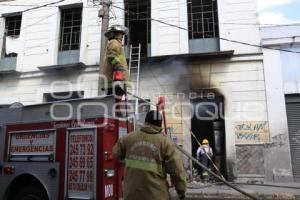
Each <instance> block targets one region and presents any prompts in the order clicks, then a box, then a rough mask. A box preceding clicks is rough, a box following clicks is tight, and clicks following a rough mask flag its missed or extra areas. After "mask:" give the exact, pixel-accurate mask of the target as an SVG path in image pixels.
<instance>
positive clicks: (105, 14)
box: [98, 0, 111, 95]
mask: <svg viewBox="0 0 300 200" xmlns="http://www.w3.org/2000/svg"><path fill="white" fill-rule="evenodd" d="M101 5H102V8H101V9H100V10H99V13H98V17H100V18H102V25H101V48H100V61H99V75H100V74H101V67H103V64H104V58H105V51H106V44H107V38H106V37H105V36H104V34H105V32H106V31H107V30H108V26H109V8H110V5H111V1H110V0H102V2H101ZM100 84H101V76H99V81H98V95H100V94H101V85H100Z"/></svg>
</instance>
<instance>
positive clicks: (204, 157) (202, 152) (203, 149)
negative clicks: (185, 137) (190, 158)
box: [197, 139, 213, 183]
mask: <svg viewBox="0 0 300 200" xmlns="http://www.w3.org/2000/svg"><path fill="white" fill-rule="evenodd" d="M212 156H213V151H212V148H211V147H210V146H209V141H208V140H207V139H203V141H202V145H201V146H199V148H198V150H197V159H198V160H199V162H200V163H201V164H203V165H204V166H205V167H207V168H209V166H210V162H211V159H212ZM198 173H199V175H200V176H201V178H202V180H203V182H205V183H206V182H207V181H208V178H209V174H208V172H207V170H204V169H202V168H201V167H200V168H199V171H198Z"/></svg>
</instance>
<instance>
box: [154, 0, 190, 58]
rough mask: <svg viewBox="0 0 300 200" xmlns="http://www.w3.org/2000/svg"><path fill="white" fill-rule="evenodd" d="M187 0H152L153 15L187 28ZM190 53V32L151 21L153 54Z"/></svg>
mask: <svg viewBox="0 0 300 200" xmlns="http://www.w3.org/2000/svg"><path fill="white" fill-rule="evenodd" d="M186 5H187V3H186V0H174V1H169V0H161V1H157V0H152V1H151V17H152V18H153V19H157V20H160V21H163V22H166V23H169V24H172V25H175V26H179V27H183V28H185V29H187V7H186ZM183 53H188V32H187V31H185V30H181V29H179V28H177V27H172V26H169V25H166V24H163V23H160V22H157V21H154V20H152V21H151V55H152V56H158V55H171V54H183Z"/></svg>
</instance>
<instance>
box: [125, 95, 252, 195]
mask: <svg viewBox="0 0 300 200" xmlns="http://www.w3.org/2000/svg"><path fill="white" fill-rule="evenodd" d="M127 93H128V94H129V95H132V96H133V97H134V98H137V99H139V100H142V101H144V102H147V103H149V104H152V105H154V106H156V104H153V103H151V102H149V101H147V100H145V99H143V98H141V97H139V96H137V95H134V94H132V93H130V92H127ZM174 145H175V147H176V148H177V149H178V150H179V151H180V152H181V153H182V154H184V155H185V156H187V157H188V158H189V159H190V160H192V161H194V162H195V163H196V164H197V165H198V166H200V167H201V168H202V169H204V170H206V171H207V172H208V173H210V174H211V175H213V176H214V177H215V178H217V179H218V180H220V181H221V182H223V183H224V184H225V185H227V186H229V187H231V188H233V189H235V190H236V191H238V192H240V193H241V194H243V195H245V196H247V197H249V198H251V199H253V200H258V199H257V198H256V197H255V196H253V195H251V194H249V193H247V192H245V191H243V190H241V189H239V188H238V187H236V186H235V185H233V184H231V183H230V182H228V181H226V180H225V179H223V178H222V177H221V176H219V175H217V174H215V173H214V172H213V171H211V170H210V169H209V168H207V167H206V166H204V165H203V164H202V163H200V162H199V161H198V160H197V159H195V158H194V157H193V156H191V155H190V154H189V153H188V152H187V151H185V150H184V149H183V148H182V147H180V146H179V145H178V144H176V143H174Z"/></svg>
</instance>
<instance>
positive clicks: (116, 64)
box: [101, 25, 129, 94]
mask: <svg viewBox="0 0 300 200" xmlns="http://www.w3.org/2000/svg"><path fill="white" fill-rule="evenodd" d="M127 32H128V30H127V28H126V27H124V26H120V25H113V26H111V27H110V28H109V29H108V31H107V32H106V33H105V36H106V37H107V38H108V42H107V46H106V53H105V59H104V63H103V67H101V74H102V75H103V76H104V77H106V79H107V80H106V81H105V79H103V78H102V79H101V80H102V83H101V90H105V91H107V93H108V94H111V93H112V82H113V72H114V71H122V72H123V81H125V83H126V84H127V86H128V82H129V71H128V65H127V61H126V57H125V53H124V48H123V44H122V41H123V37H124V35H126V34H127ZM104 82H106V83H104Z"/></svg>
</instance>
